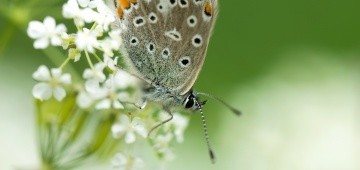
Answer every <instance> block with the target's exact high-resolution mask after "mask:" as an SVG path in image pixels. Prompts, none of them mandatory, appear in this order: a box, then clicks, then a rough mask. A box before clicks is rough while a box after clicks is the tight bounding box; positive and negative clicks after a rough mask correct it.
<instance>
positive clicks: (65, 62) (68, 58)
mask: <svg viewBox="0 0 360 170" xmlns="http://www.w3.org/2000/svg"><path fill="white" fill-rule="evenodd" d="M70 60H71V58H70V57H67V58H66V60H65V61H64V62H63V63H62V64H61V66H60V67H59V68H60V69H61V70H62V69H63V68H64V67H65V65H66V64H67V63H69V61H70Z"/></svg>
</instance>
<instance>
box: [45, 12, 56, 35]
mask: <svg viewBox="0 0 360 170" xmlns="http://www.w3.org/2000/svg"><path fill="white" fill-rule="evenodd" d="M44 25H45V28H46V29H47V31H48V32H52V31H55V27H56V22H55V19H54V18H53V17H50V16H47V17H45V19H44Z"/></svg>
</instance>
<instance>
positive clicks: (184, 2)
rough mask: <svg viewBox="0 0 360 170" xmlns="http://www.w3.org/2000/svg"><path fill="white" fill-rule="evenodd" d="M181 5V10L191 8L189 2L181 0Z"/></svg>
mask: <svg viewBox="0 0 360 170" xmlns="http://www.w3.org/2000/svg"><path fill="white" fill-rule="evenodd" d="M179 5H180V7H181V8H186V7H188V6H189V2H188V0H180V1H179Z"/></svg>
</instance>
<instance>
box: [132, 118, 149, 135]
mask: <svg viewBox="0 0 360 170" xmlns="http://www.w3.org/2000/svg"><path fill="white" fill-rule="evenodd" d="M131 125H132V126H133V128H134V130H135V131H136V132H137V133H139V134H140V135H141V136H142V137H144V138H145V137H146V135H147V130H146V128H145V126H144V123H143V122H142V120H141V119H140V118H139V117H135V118H134V119H133V120H132V122H131Z"/></svg>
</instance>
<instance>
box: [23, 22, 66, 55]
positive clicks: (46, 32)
mask: <svg viewBox="0 0 360 170" xmlns="http://www.w3.org/2000/svg"><path fill="white" fill-rule="evenodd" d="M65 32H66V27H65V25H64V24H59V25H56V22H55V19H54V18H52V17H49V16H47V17H45V19H44V22H39V21H31V22H30V23H29V27H28V29H27V34H28V35H29V37H30V38H33V39H36V40H35V42H34V48H36V49H44V48H46V47H48V46H49V44H51V45H53V46H60V45H61V43H62V39H61V34H63V33H65Z"/></svg>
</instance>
